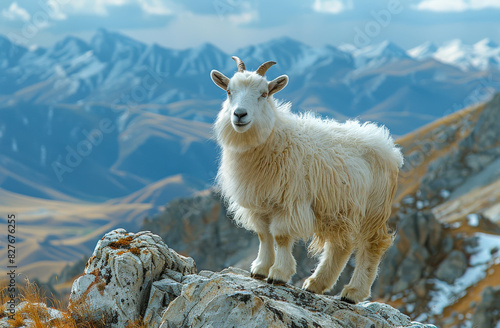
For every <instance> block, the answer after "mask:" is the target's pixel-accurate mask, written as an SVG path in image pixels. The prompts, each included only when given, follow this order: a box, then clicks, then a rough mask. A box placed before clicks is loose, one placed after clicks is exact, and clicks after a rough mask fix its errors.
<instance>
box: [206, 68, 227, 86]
mask: <svg viewBox="0 0 500 328" xmlns="http://www.w3.org/2000/svg"><path fill="white" fill-rule="evenodd" d="M210 77H211V78H212V81H214V83H215V84H217V86H218V87H219V88H221V89H224V90H227V85H228V84H229V78H227V77H226V76H225V75H224V74H222V73H221V72H219V71H216V70H212V72H210Z"/></svg>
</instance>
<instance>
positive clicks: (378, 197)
mask: <svg viewBox="0 0 500 328" xmlns="http://www.w3.org/2000/svg"><path fill="white" fill-rule="evenodd" d="M233 59H234V60H235V61H236V63H237V67H238V72H236V73H235V74H234V76H233V77H232V78H231V79H229V78H228V77H226V76H225V75H224V74H222V73H220V72H219V71H216V70H212V72H211V78H212V80H213V82H214V83H215V84H216V85H217V86H219V87H220V88H222V89H224V90H225V91H226V92H227V99H226V100H225V101H224V102H223V104H222V109H221V111H220V112H219V114H218V116H217V119H216V122H215V124H214V133H215V137H216V139H217V142H218V143H219V145H220V146H221V148H222V156H221V163H220V167H219V171H218V175H217V185H218V187H219V188H220V191H221V194H222V196H223V197H224V198H225V200H226V201H227V204H228V209H229V211H230V212H231V213H232V214H233V216H234V220H235V221H236V222H237V223H238V224H239V225H241V226H243V227H244V228H246V229H248V230H252V231H255V232H256V233H257V235H258V237H259V240H260V246H259V252H258V256H257V258H256V259H255V261H253V263H252V266H251V276H252V277H254V278H256V279H262V280H264V279H266V278H267V282H268V283H271V284H277V285H283V284H285V283H286V282H288V281H289V279H290V278H291V276H292V275H293V274H294V273H295V271H296V262H295V259H294V257H293V255H292V248H293V244H294V242H295V241H296V240H298V239H300V238H302V239H304V240H308V239H311V238H312V240H311V243H310V245H309V251H310V252H311V253H312V254H314V255H320V253H321V255H320V262H319V265H318V266H317V268H316V270H315V271H314V273H313V274H312V276H311V277H309V278H308V279H307V280H306V281H305V282H304V285H303V288H304V289H305V290H307V291H310V292H314V293H318V294H321V293H323V292H324V291H326V290H328V289H331V288H332V287H333V285H334V284H335V282H336V281H337V279H338V277H339V275H340V273H341V271H342V270H343V269H344V267H345V264H346V262H347V260H348V259H349V257H350V256H351V254H352V253H353V252H354V250H356V265H355V269H354V273H353V275H352V277H351V280H350V282H349V284H348V285H346V286H344V288H343V290H342V292H341V299H342V300H343V301H346V302H350V303H353V304H355V303H357V302H360V301H362V300H364V299H366V298H368V297H369V296H370V289H371V285H372V284H373V281H374V279H375V277H376V275H377V269H378V265H379V262H380V259H381V257H382V255H383V254H384V252H385V251H386V250H387V248H388V247H389V246H390V245H391V243H392V241H393V235H392V234H390V233H389V232H388V229H387V225H386V222H387V219H388V218H389V216H390V214H391V203H392V200H393V198H394V194H395V192H396V186H397V176H398V172H399V168H400V167H401V166H402V164H403V156H402V154H401V151H400V150H399V148H397V147H396V146H395V145H394V141H393V139H392V138H391V137H390V135H389V132H388V130H387V129H386V128H385V127H379V126H377V125H375V124H373V123H364V124H360V123H359V122H357V121H347V122H345V123H343V124H341V123H338V122H336V121H334V120H322V119H319V118H316V117H315V116H314V115H312V114H311V113H306V114H302V115H296V114H293V113H291V112H290V107H291V106H290V104H289V103H282V102H278V101H276V100H274V99H273V95H274V94H275V93H276V92H278V91H280V90H282V89H283V88H284V87H285V86H286V85H287V83H288V76H286V75H282V76H279V77H277V78H276V79H274V80H272V81H271V82H268V81H267V79H266V78H265V73H266V71H267V70H268V68H269V67H271V66H272V65H274V64H276V63H275V62H273V61H269V62H266V63H264V64H262V65H261V66H260V67H259V68H258V69H257V71H255V72H250V71H247V70H246V68H245V64H244V63H243V62H242V61H241V60H240V59H239V58H238V57H233ZM275 242H276V249H275Z"/></svg>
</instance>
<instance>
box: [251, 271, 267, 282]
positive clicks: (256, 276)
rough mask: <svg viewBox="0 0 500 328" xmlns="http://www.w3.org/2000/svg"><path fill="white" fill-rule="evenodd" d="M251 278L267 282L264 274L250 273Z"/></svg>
mask: <svg viewBox="0 0 500 328" xmlns="http://www.w3.org/2000/svg"><path fill="white" fill-rule="evenodd" d="M250 277H251V278H253V279H257V280H266V278H267V277H266V276H264V275H263V274H258V273H250Z"/></svg>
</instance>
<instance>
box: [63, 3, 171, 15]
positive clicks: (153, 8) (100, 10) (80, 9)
mask: <svg viewBox="0 0 500 328" xmlns="http://www.w3.org/2000/svg"><path fill="white" fill-rule="evenodd" d="M133 4H135V5H138V6H139V7H140V8H141V10H142V11H143V12H144V13H146V14H149V15H171V14H173V12H174V10H173V8H174V5H173V4H172V3H171V2H170V1H168V2H167V1H162V0H80V1H71V2H69V3H68V4H67V5H66V6H65V9H66V11H67V12H71V13H86V14H95V15H99V16H108V15H109V11H108V9H109V8H111V7H121V6H124V5H133Z"/></svg>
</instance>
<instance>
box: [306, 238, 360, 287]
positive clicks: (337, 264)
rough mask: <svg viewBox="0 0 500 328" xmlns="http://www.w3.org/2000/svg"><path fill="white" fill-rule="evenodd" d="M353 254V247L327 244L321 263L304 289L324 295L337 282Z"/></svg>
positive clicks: (307, 280) (328, 242) (329, 242)
mask: <svg viewBox="0 0 500 328" xmlns="http://www.w3.org/2000/svg"><path fill="white" fill-rule="evenodd" d="M351 253H352V246H351V245H339V244H335V243H333V242H331V241H327V242H326V243H325V246H324V249H323V253H322V254H321V257H320V262H319V265H318V267H317V268H316V270H315V271H314V273H313V275H312V276H310V277H309V278H307V279H306V281H305V282H304V284H303V285H302V289H305V290H307V291H309V292H313V293H316V294H323V292H325V291H326V290H329V289H330V288H332V287H333V285H334V284H335V283H336V282H337V279H338V277H339V275H340V273H341V272H342V270H343V269H344V267H345V265H346V263H347V260H349V257H350V256H351Z"/></svg>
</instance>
